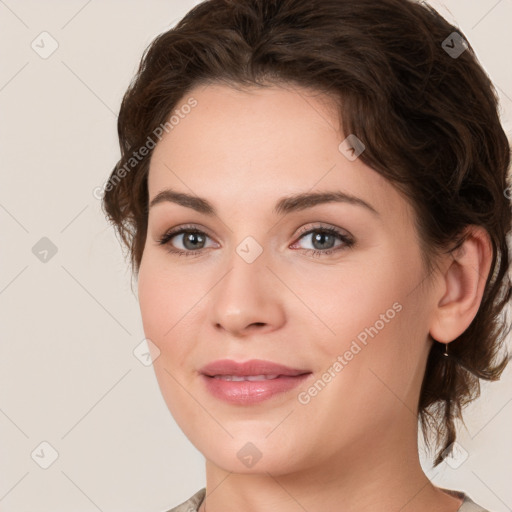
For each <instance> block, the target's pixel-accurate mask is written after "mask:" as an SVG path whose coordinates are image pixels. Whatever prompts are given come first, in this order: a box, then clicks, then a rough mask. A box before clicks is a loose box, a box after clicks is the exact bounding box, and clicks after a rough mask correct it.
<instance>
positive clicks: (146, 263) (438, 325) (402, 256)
mask: <svg viewBox="0 0 512 512" xmlns="http://www.w3.org/2000/svg"><path fill="white" fill-rule="evenodd" d="M190 96H192V97H194V98H195V99H196V100H197V106H196V107H195V108H194V109H193V110H192V111H191V113H190V114H189V115H188V116H186V117H185V118H184V119H183V120H181V121H180V123H179V124H178V125H176V126H175V127H174V129H173V130H171V131H169V133H167V134H166V135H165V136H164V137H163V138H162V140H161V141H160V142H159V143H158V144H157V146H156V148H155V150H154V153H153V155H152V159H151V164H150V171H149V176H148V187H149V199H150V200H151V199H152V198H154V197H155V196H156V195H157V194H158V193H159V192H160V191H161V190H163V189H166V188H172V189H175V190H177V191H179V192H184V193H190V194H193V195H196V196H199V197H202V198H205V199H207V200H208V201H209V202H210V203H212V204H213V205H214V207H215V208H216V210H217V212H218V214H217V216H212V217H210V216H208V215H206V214H204V213H199V212H197V211H194V210H192V209H190V208H187V207H185V206H182V205H178V204H175V203H172V202H162V203H159V204H157V205H155V206H153V207H152V208H151V209H150V212H149V218H148V235H147V240H146V245H145V249H144V254H143V258H142V262H141V267H140V271H139V279H138V296H139V302H140V308H141V314H142V321H143V326H144V332H145V334H146V337H147V338H149V339H150V340H151V341H152V342H153V343H154V347H153V349H152V350H153V353H154V354H155V356H156V355H158V357H156V359H155V360H154V363H153V365H154V368H155V372H156V377H157V379H158V383H159V386H160V388H161V392H162V395H163V397H164V399H165V401H166V403H167V405H168V407H169V410H170V411H171V413H172V415H173V416H174V418H175V420H176V422H177V423H178V425H179V426H180V428H181V429H182V430H183V431H184V433H185V434H186V435H187V437H188V438H189V439H190V441H191V442H192V443H193V444H194V445H195V446H196V447H197V449H198V450H199V451H200V452H201V453H202V454H203V455H204V456H205V458H206V490H207V494H206V503H204V502H203V505H202V507H201V510H204V505H205V504H206V507H207V510H208V512H221V511H222V512H227V511H235V510H245V511H249V512H251V511H254V512H256V511H258V512H260V511H261V512H262V511H267V512H268V511H274V510H275V511H277V510H279V511H280V512H292V511H293V512H298V511H301V512H303V510H304V509H306V510H311V511H313V510H340V503H341V504H343V511H345V512H352V511H353V512H355V511H357V512H366V511H375V510H396V511H398V510H400V512H412V511H415V512H418V511H420V512H422V511H425V512H426V511H431V510H436V511H445V512H455V511H456V510H457V509H458V508H459V506H460V505H461V499H460V498H456V497H453V496H450V495H448V494H447V493H445V492H442V491H441V490H440V489H439V488H437V487H435V486H433V485H432V484H431V483H430V481H429V480H428V479H427V477H426V476H425V474H424V473H423V471H422V469H421V466H420V463H419V456H418V446H417V435H418V433H417V403H418V399H419V392H420V386H421V382H422V378H423V373H424V369H425V364H426V358H427V356H428V353H429V349H430V347H431V343H432V341H431V340H430V338H429V336H428V334H429V333H430V334H431V335H432V336H433V337H434V339H437V340H438V341H441V342H449V341H451V340H453V339H454V338H456V337H457V336H458V335H459V334H461V333H462V332H463V331H464V330H465V329H466V328H467V326H468V325H469V324H470V323H471V320H472V319H473V318H474V316H475V314H476V312H477V310H478V307H479V304H480V301H481V297H482V293H483V287H484V283H485V279H484V277H486V276H487V274H488V271H489V266H490V258H491V252H490V251H491V247H490V245H489V240H488V237H487V236H486V233H485V232H484V231H482V230H480V229H478V228H475V227H471V229H470V237H469V238H468V241H467V242H466V243H465V244H464V246H463V247H462V248H461V250H460V251H458V252H457V253H456V254H454V255H448V256H444V257H443V258H444V259H440V260H439V262H438V270H437V271H436V272H434V273H433V274H430V275H427V273H426V270H425V269H424V267H423V265H422V261H421V253H420V248H419V245H418V237H417V234H416V232H415V228H414V224H413V219H414V214H413V211H412V208H411V207H410V205H409V203H408V202H407V201H406V200H405V198H404V197H403V196H401V195H400V194H399V192H398V191H397V190H396V189H395V188H394V187H393V186H392V185H391V184H390V183H389V182H387V181H386V180H385V179H384V178H382V177H381V176H380V175H379V174H378V173H376V172H375V171H374V170H372V169H371V168H370V167H368V166H367V165H365V164H364V163H363V162H362V161H361V159H360V158H357V159H356V160H354V161H350V160H349V159H347V158H346V157H345V156H344V155H343V154H342V153H341V152H340V151H339V149H338V146H339V144H340V142H341V141H342V140H344V138H345V135H343V134H341V132H340V130H339V129H338V126H339V119H338V117H337V114H336V111H335V109H334V107H333V105H332V104H331V103H330V102H329V101H328V98H325V97H321V96H320V95H319V94H313V93H312V91H307V90H305V89H302V88H296V87H293V88H292V87H291V86H287V87H285V86H284V85H281V86H272V87H269V88H267V89H263V88H256V87H255V88H250V89H244V90H238V89H234V88H231V87H229V86H227V85H221V84H214V85H208V86H199V87H196V88H195V89H194V90H192V91H191V92H190V95H189V96H187V98H188V97H190ZM187 98H184V100H183V104H184V103H185V102H186V100H187ZM330 190H333V191H336V190H341V191H344V192H346V193H350V194H352V195H354V196H357V197H359V198H361V199H363V200H364V201H366V202H367V203H369V204H370V205H372V206H373V208H374V209H375V210H377V212H378V215H375V214H373V213H372V212H371V211H370V210H368V209H365V208H363V207H360V206H357V205H353V204H348V203H336V202H330V203H324V204H321V205H316V206H314V207H312V208H308V209H304V210H301V211H297V212H292V213H289V214H288V215H276V214H275V213H273V211H272V210H273V208H274V204H275V203H276V202H277V201H278V200H279V199H280V198H282V197H284V196H288V195H291V194H297V193H301V192H311V191H315V192H316V191H330ZM185 224H186V225H188V224H193V225H195V226H196V227H197V228H198V229H200V230H202V231H204V232H205V233H206V235H207V236H208V237H207V238H206V241H205V242H204V243H203V245H201V244H199V246H197V247H198V248H201V247H204V248H203V249H202V254H199V255H192V256H187V257H185V256H178V255H175V254H171V253H170V252H168V250H169V248H172V247H174V248H176V249H181V250H189V251H193V249H190V248H189V247H194V246H191V245H188V246H184V245H183V244H184V236H183V235H178V236H176V237H174V239H173V240H172V245H171V242H169V244H168V245H167V246H164V245H159V244H158V240H159V239H160V238H161V237H162V236H163V235H164V234H165V233H166V232H167V231H169V230H170V229H171V228H174V227H179V226H181V225H185ZM319 225H320V226H321V227H329V226H332V227H336V228H339V229H340V230H341V231H342V232H343V233H345V234H347V233H348V234H350V235H351V237H352V238H353V239H354V240H355V244H354V245H353V246H352V247H346V246H343V242H342V241H340V240H338V239H335V241H334V242H333V243H332V245H333V246H334V248H340V247H342V248H341V250H339V251H337V252H333V253H332V254H329V255H320V256H312V254H311V253H312V250H313V249H315V248H318V247H319V245H318V244H316V245H315V243H314V239H313V236H312V235H306V236H302V235H301V233H299V229H300V228H303V227H308V228H309V227H315V228H316V227H318V226H319ZM247 236H251V237H253V238H254V239H255V240H256V241H257V242H258V244H259V245H260V246H261V248H262V249H263V252H262V253H261V255H260V256H259V257H258V258H256V260H255V261H254V262H252V263H250V264H249V263H247V262H246V261H245V260H244V259H242V258H241V257H240V256H239V255H238V254H237V252H236V248H237V246H238V245H239V244H240V243H241V242H242V241H243V240H244V239H245V238H246V237H247ZM301 236H302V238H301ZM196 243H197V242H196ZM329 247H331V246H329ZM187 248H188V249H187ZM320 250H323V251H324V252H325V250H326V249H322V246H321V245H320ZM308 251H309V252H308ZM394 303H399V304H400V305H401V306H402V309H401V310H400V312H397V313H396V315H395V316H394V318H393V319H392V320H389V321H388V322H387V323H385V326H384V328H382V329H381V330H380V331H379V332H378V334H377V335H375V336H374V337H373V338H368V343H367V345H366V346H364V345H362V347H363V348H362V350H360V351H359V352H358V353H357V355H356V356H354V357H353V359H352V360H351V361H349V362H348V364H346V366H345V367H344V368H343V370H342V371H341V372H339V373H338V374H337V375H336V377H335V378H333V379H332V380H331V382H329V383H328V384H327V385H326V386H325V387H324V388H323V389H322V390H321V392H319V393H318V394H317V395H316V396H314V397H312V398H311V400H310V401H309V403H307V404H301V403H300V402H299V401H298V399H297V395H298V393H299V392H300V391H304V390H307V389H308V388H309V387H310V386H311V385H312V384H313V383H314V382H315V381H317V380H318V379H319V378H321V376H322V374H323V373H324V372H325V370H326V369H327V368H328V367H330V366H332V364H333V363H334V362H335V361H336V359H337V357H338V355H340V354H341V355H342V354H344V353H345V352H346V351H347V350H348V349H349V348H350V346H351V343H352V341H353V340H354V339H356V337H357V335H358V334H360V333H361V332H362V331H364V329H365V328H367V327H370V326H373V325H375V323H376V321H377V320H379V318H381V317H380V315H381V314H384V313H385V312H386V311H387V310H389V309H390V308H392V305H393V304H394ZM155 347H158V351H159V353H158V351H157V350H156V348H155ZM223 358H230V359H234V360H236V361H246V360H248V359H253V358H257V359H267V360H271V361H274V362H278V363H282V364H285V365H287V366H291V367H293V368H305V369H309V370H310V371H311V372H313V374H312V376H310V378H308V380H307V382H306V383H305V384H304V385H302V386H301V387H300V388H299V389H295V390H292V391H290V392H287V393H285V394H280V395H278V396H276V397H273V398H272V399H270V400H267V401H264V402H262V403H259V404H253V405H249V406H240V405H231V404H227V403H224V402H221V401H220V400H218V399H217V398H215V397H213V396H211V395H210V394H209V393H208V391H207V390H206V389H205V387H204V385H203V383H202V381H201V379H200V378H199V374H198V370H199V369H200V368H201V367H202V366H203V365H205V364H206V363H208V362H211V361H214V360H217V359H223ZM247 442H251V443H253V444H254V445H255V446H256V447H257V448H258V450H259V451H260V452H261V454H262V456H261V459H260V460H259V461H258V462H257V463H256V464H254V465H253V466H252V467H250V468H249V467H246V466H245V465H244V464H243V463H242V461H241V460H240V459H239V458H238V457H237V452H238V451H239V450H240V449H241V448H242V447H243V446H244V445H245V444H246V443H247Z"/></svg>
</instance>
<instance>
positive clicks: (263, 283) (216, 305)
mask: <svg viewBox="0 0 512 512" xmlns="http://www.w3.org/2000/svg"><path fill="white" fill-rule="evenodd" d="M269 254H270V253H269V251H268V250H266V249H264V248H263V246H262V245H261V244H260V243H259V242H258V241H257V240H256V239H255V238H254V237H251V236H248V237H246V238H244V239H243V240H242V242H240V243H239V244H238V245H237V246H236V247H234V250H233V252H232V253H231V254H230V255H229V257H228V258H227V259H226V271H225V272H224V276H223V277H222V278H221V280H220V282H218V284H217V286H216V287H215V288H216V291H215V293H214V294H213V296H212V302H211V304H212V316H213V318H212V321H213V323H214V324H215V325H216V326H217V327H218V326H219V325H220V326H222V327H223V328H224V329H226V330H229V331H232V332H235V331H242V330H243V329H245V328H247V327H249V326H250V325H252V324H268V325H273V326H274V327H275V324H276V323H279V322H280V321H281V320H282V316H283V308H282V304H281V303H280V298H279V295H278V287H276V285H275V283H271V282H270V281H271V280H275V277H274V276H273V274H272V272H270V270H269V269H268V268H267V265H269V263H270V262H269Z"/></svg>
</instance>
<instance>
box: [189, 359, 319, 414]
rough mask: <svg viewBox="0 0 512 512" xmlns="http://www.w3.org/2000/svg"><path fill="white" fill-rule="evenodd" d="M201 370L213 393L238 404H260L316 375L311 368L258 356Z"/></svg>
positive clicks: (221, 398)
mask: <svg viewBox="0 0 512 512" xmlns="http://www.w3.org/2000/svg"><path fill="white" fill-rule="evenodd" d="M199 373H200V377H201V379H202V381H203V383H204V385H205V387H206V389H207V391H208V392H209V393H210V394H211V395H212V396H214V397H215V398H217V399H220V400H222V401H224V402H228V403H231V404H238V405H249V404H256V403H259V402H262V401H265V400H268V399H270V398H272V397H274V396H276V395H278V394H283V393H286V392H289V391H291V390H292V389H293V388H295V387H297V386H298V385H299V384H301V383H302V382H303V381H304V380H305V379H307V378H308V377H309V376H310V375H312V372H311V371H310V370H304V369H299V368H291V367H288V366H284V365H281V364H278V363H273V362H271V361H263V360H258V359H253V360H250V361H246V362H243V363H237V362H236V361H233V360H229V359H224V360H219V361H214V362H213V363H210V364H208V365H206V366H204V367H203V368H201V370H200V372H199Z"/></svg>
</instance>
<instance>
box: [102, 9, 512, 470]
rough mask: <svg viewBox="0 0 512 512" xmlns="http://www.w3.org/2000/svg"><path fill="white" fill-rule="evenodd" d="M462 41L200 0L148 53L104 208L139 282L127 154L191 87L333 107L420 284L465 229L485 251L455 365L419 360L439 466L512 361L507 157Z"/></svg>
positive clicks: (440, 31)
mask: <svg viewBox="0 0 512 512" xmlns="http://www.w3.org/2000/svg"><path fill="white" fill-rule="evenodd" d="M454 32H456V33H457V34H453V33H454ZM464 41H466V39H465V36H464V34H463V33H462V32H461V31H460V30H459V29H457V28H455V27H454V26H453V25H451V24H449V23H448V22H447V21H446V20H445V19H444V18H442V17H441V16H440V15H439V14H438V13H437V12H436V11H435V10H434V9H433V8H431V7H429V6H427V5H424V4H419V3H416V2H413V1H410V0H379V1H376V0H358V1H357V2H354V1H352V0H208V1H204V2H202V3H200V4H198V5H197V6H196V7H195V8H193V9H192V10H191V11H190V12H189V13H188V14H187V15H186V16H185V17H184V18H183V19H182V20H181V21H180V22H179V23H178V24H177V25H176V26H175V27H174V28H172V29H171V30H169V31H167V32H165V33H163V34H161V35H159V36H158V37H156V39H155V40H154V41H153V42H152V43H151V44H150V46H149V47H148V48H147V49H146V51H145V52H144V55H143V58H142V61H141V64H140V67H139V70H138V72H137V74H136V76H135V78H134V80H133V81H132V83H131V84H130V86H129V88H128V90H127V92H126V93H125V95H124V98H123V101H122V104H121V109H120V113H119V120H118V134H119V141H120V147H121V159H120V160H119V162H118V163H117V164H116V166H115V168H114V170H113V171H112V174H111V176H110V178H109V181H108V184H107V187H106V188H105V195H104V199H103V208H104V211H105V213H106V214H107V216H108V218H109V220H110V221H111V222H112V223H113V224H114V225H115V227H116V230H117V233H118V234H119V235H120V237H121V240H122V242H123V243H124V244H125V245H126V247H127V248H128V250H129V253H130V257H131V265H132V270H133V271H134V272H135V274H137V275H138V270H139V266H140V262H141V258H142V253H143V249H144V244H145V239H146V230H147V219H148V189H147V176H148V169H149V161H150V158H151V151H149V152H147V154H146V155H145V156H144V157H142V158H139V157H137V160H136V161H135V160H134V154H135V152H137V151H138V150H139V149H140V148H141V147H143V146H145V145H146V146H148V141H149V139H150V138H151V134H152V133H153V134H154V133H156V132H155V130H157V129H158V127H159V126H162V125H165V123H168V120H169V116H170V115H171V113H172V111H173V109H174V108H176V106H177V105H178V103H179V102H180V101H181V100H183V99H184V98H185V97H186V95H187V93H189V92H190V90H191V89H192V88H193V87H195V86H197V85H199V84H206V83H213V82H225V83H226V84H230V85H233V86H249V85H253V86H254V85H256V86H261V87H264V86H265V85H267V84H270V85H271V84H273V83H275V84H277V83H278V82H286V83H289V84H295V85H297V86H301V87H307V88H312V89H314V90H317V91H319V92H321V93H322V92H324V93H326V94H327V95H329V96H330V97H332V98H334V99H335V101H336V104H337V105H338V107H339V114H340V119H341V122H342V130H343V133H345V134H356V136H357V137H358V138H359V139H360V140H362V141H363V143H364V144H365V146H366V149H365V151H364V152H363V153H362V154H361V155H360V157H359V158H361V159H362V161H363V162H364V163H366V164H367V165H369V166H370V167H372V168H373V169H375V170H376V171H377V172H379V173H380V174H381V175H383V176H384V177H385V178H387V179H388V180H390V182H392V183H393V184H394V186H395V187H396V188H397V190H399V191H400V192H401V193H402V194H404V196H405V197H406V198H407V200H408V201H409V202H410V203H411V205H412V206H413V207H414V211H415V214H416V218H415V222H416V227H417V232H418V233H419V236H420V242H421V248H422V254H423V257H424V261H425V263H426V267H427V268H428V270H429V271H431V270H432V269H433V268H434V266H435V263H433V262H435V256H436V255H439V254H440V253H441V252H443V251H444V252H446V253H449V252H450V251H452V250H454V249H455V248H457V247H459V246H460V245H461V244H462V242H463V241H464V239H465V238H464V237H465V233H464V230H465V228H466V227H467V226H469V225H478V226H483V227H484V228H485V229H486V230H487V232H488V233H489V235H490V238H491V241H492V247H493V258H492V266H491V271H490V273H489V275H488V276H487V282H486V287H485V290H484V295H483V298H482V302H481V304H480V308H479V310H478V313H477V315H476V317H475V318H474V320H473V322H472V323H471V324H470V325H469V327H468V328H467V330H466V331H465V332H464V333H463V334H461V335H460V336H459V337H458V338H457V339H455V340H454V341H453V342H452V343H450V357H448V358H443V356H442V355H441V347H443V348H444V345H441V344H440V343H433V345H432V348H431V351H430V354H429V357H428V360H427V364H426V370H425V375H424V379H423V384H422V389H421V394H420V399H419V406H418V414H419V418H420V421H421V426H422V431H423V434H424V439H425V440H426V442H427V446H429V439H428V434H429V432H433V433H434V434H435V441H436V447H440V450H439V452H437V453H436V458H435V461H434V465H435V466H437V465H438V464H439V463H440V462H441V461H442V460H443V452H444V451H445V450H446V449H447V448H448V447H449V446H450V445H451V443H452V442H453V441H454V440H455V438H456V432H455V425H454V420H455V419H456V418H458V419H461V420H462V415H461V409H462V407H463V406H464V405H466V404H467V403H469V402H470V401H472V400H474V399H475V398H477V397H478V396H479V394H480V385H479V378H481V379H486V380H497V379H499V377H500V375H501V373H502V371H503V369H504V368H505V366H506V364H507V362H508V360H509V358H508V356H507V355H505V356H504V357H503V359H501V360H500V361H499V362H496V359H497V357H498V356H499V353H500V351H501V349H502V348H504V347H505V343H504V341H505V337H506V335H507V334H508V332H506V330H505V327H506V325H507V322H506V320H505V316H504V313H505V309H504V306H505V305H506V303H507V302H508V301H509V299H510V296H511V291H512V287H511V282H510V277H509V276H508V274H507V271H508V267H509V254H508V248H507V241H506V234H507V233H508V232H509V231H510V227H511V209H510V203H509V200H508V197H507V196H508V194H507V190H508V191H510V190H512V189H510V188H507V171H508V168H509V165H510V147H509V143H508V141H507V138H506V136H505V133H504V131H503V128H502V126H501V124H500V119H499V115H498V97H497V93H496V90H495V89H494V87H493V85H492V83H491V81H490V79H489V77H488V76H487V75H486V73H485V72H484V71H483V69H482V67H481V65H480V64H479V62H478V60H477V58H476V56H475V54H474V51H473V49H472V47H471V45H469V43H467V44H466V46H461V45H463V44H464ZM456 45H457V46H456ZM453 48H455V49H457V48H458V49H459V53H460V55H456V54H455V55H454V54H453ZM450 49H452V53H451V54H450V52H449V50H450ZM153 145H154V144H153ZM128 162H130V166H128V165H127V164H128ZM121 171H123V172H121Z"/></svg>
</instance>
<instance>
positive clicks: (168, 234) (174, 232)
mask: <svg viewBox="0 0 512 512" xmlns="http://www.w3.org/2000/svg"><path fill="white" fill-rule="evenodd" d="M324 229H325V230H334V231H336V232H337V234H338V236H341V237H345V238H349V239H353V236H352V234H350V233H349V232H348V231H347V230H345V229H343V228H340V227H337V226H333V225H330V224H328V223H325V222H321V221H318V222H317V223H316V224H315V223H313V224H312V225H311V224H310V225H306V226H303V227H301V228H300V229H299V232H298V233H297V234H296V235H294V242H293V243H296V242H297V241H298V240H300V239H301V238H302V237H304V236H306V235H309V234H311V232H314V231H322V230H324ZM193 231H196V232H200V233H202V234H204V235H206V236H207V237H208V238H210V239H211V240H213V241H215V239H214V237H213V236H212V235H210V234H209V232H208V230H207V229H206V228H204V227H202V226H198V225H195V224H191V225H188V224H186V225H183V226H177V227H176V228H171V229H169V230H167V231H165V232H164V234H163V235H162V236H161V237H159V240H162V239H164V238H167V239H168V240H167V243H169V242H170V241H171V240H172V239H173V238H174V237H176V236H179V235H183V234H184V233H186V232H193ZM215 243H218V242H216V241H215ZM199 250H200V249H199Z"/></svg>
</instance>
